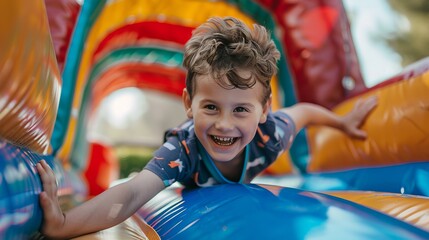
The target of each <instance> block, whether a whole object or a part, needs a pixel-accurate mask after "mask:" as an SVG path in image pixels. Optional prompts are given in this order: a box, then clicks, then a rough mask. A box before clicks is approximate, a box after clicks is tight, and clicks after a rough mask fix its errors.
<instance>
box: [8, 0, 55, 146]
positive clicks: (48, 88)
mask: <svg viewBox="0 0 429 240" xmlns="http://www.w3.org/2000/svg"><path fill="white" fill-rule="evenodd" d="M0 20H1V22H2V23H3V24H0V34H1V37H0V46H1V51H0V138H3V139H8V140H9V141H10V142H13V143H14V144H16V145H19V146H22V147H26V148H29V149H31V150H33V151H35V152H38V153H41V154H47V153H49V152H50V151H51V148H50V137H51V134H52V131H53V126H54V122H55V117H56V113H57V109H58V101H59V97H60V91H61V78H60V74H59V71H58V67H57V62H56V59H55V52H54V49H53V46H52V42H51V36H50V32H49V25H48V21H47V17H46V12H45V6H44V2H43V1H41V0H40V1H26V0H17V1H1V2H0Z"/></svg>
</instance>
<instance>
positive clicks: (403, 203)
mask: <svg viewBox="0 0 429 240" xmlns="http://www.w3.org/2000/svg"><path fill="white" fill-rule="evenodd" d="M327 194H329V195H332V196H336V197H340V198H343V199H346V200H349V201H352V202H355V203H358V204H361V205H364V206H366V207H369V208H372V209H375V210H378V211H380V212H383V213H385V214H387V215H390V216H392V217H395V218H398V219H400V220H402V221H405V222H408V223H411V224H413V225H415V226H417V227H420V228H423V229H425V230H426V231H429V218H428V217H427V216H429V198H427V197H419V196H410V195H402V194H392V193H381V192H359V191H357V192H353V191H347V192H327Z"/></svg>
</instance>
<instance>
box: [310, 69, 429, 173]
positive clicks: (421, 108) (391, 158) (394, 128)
mask: <svg viewBox="0 0 429 240" xmlns="http://www.w3.org/2000/svg"><path fill="white" fill-rule="evenodd" d="M374 95H375V96H377V97H378V101H379V104H378V106H377V108H376V109H375V110H374V112H373V113H372V114H371V115H370V116H369V118H368V119H367V121H366V123H365V124H364V126H363V130H365V131H366V132H367V133H368V138H367V140H364V141H362V140H353V139H350V138H348V137H346V136H345V135H344V134H343V133H341V132H340V131H337V130H333V129H331V128H326V127H320V128H311V129H309V139H310V143H309V144H310V149H311V152H312V153H313V155H312V156H311V157H312V158H311V161H310V163H309V165H308V171H309V172H326V171H335V170H346V169H354V168H361V167H371V166H389V165H397V164H403V163H412V162H422V161H427V160H428V146H429V124H428V123H429V70H427V69H426V71H425V72H424V73H422V74H419V75H417V76H414V77H411V78H410V79H404V80H402V81H399V82H396V83H393V84H390V85H387V86H385V87H383V88H377V89H375V90H372V91H370V92H367V93H366V94H364V95H362V96H359V97H362V98H367V97H370V96H374ZM356 101H357V98H355V99H351V100H348V101H346V102H344V103H343V104H341V105H340V106H338V107H337V108H335V109H334V111H335V112H336V113H338V114H340V115H344V114H345V113H346V112H348V111H350V110H351V109H352V108H353V107H354V105H355V103H356Z"/></svg>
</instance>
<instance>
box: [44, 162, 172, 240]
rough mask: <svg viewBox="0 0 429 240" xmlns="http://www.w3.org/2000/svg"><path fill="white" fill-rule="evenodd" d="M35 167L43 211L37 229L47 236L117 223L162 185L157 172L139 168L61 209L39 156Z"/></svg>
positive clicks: (51, 175) (80, 232) (50, 173)
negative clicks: (93, 193) (41, 222)
mask: <svg viewBox="0 0 429 240" xmlns="http://www.w3.org/2000/svg"><path fill="white" fill-rule="evenodd" d="M36 167H37V170H38V172H39V174H40V177H41V179H42V184H43V189H44V190H43V192H42V193H41V194H40V204H41V207H42V209H43V214H44V218H43V224H42V228H41V232H42V233H43V234H44V235H46V236H48V237H50V238H59V239H61V238H71V237H75V236H79V235H83V234H86V233H91V232H96V231H99V230H102V229H106V228H109V227H111V226H114V225H117V224H119V223H121V222H122V221H124V220H125V219H127V218H128V217H130V216H131V215H132V214H134V213H135V212H136V211H137V210H138V209H139V208H140V207H141V206H143V205H144V204H145V203H146V202H147V201H149V200H150V199H151V198H152V197H154V196H155V195H156V194H157V193H158V192H160V191H161V190H162V189H164V184H163V182H162V181H161V179H160V178H159V177H158V176H156V175H155V174H154V173H152V172H150V171H148V170H143V171H141V172H140V173H139V174H137V175H136V176H135V177H133V178H132V179H130V180H129V181H127V182H125V183H122V184H119V185H117V186H115V187H112V188H109V189H108V190H106V191H105V192H103V193H101V194H100V195H98V196H96V197H94V198H92V199H91V200H89V201H87V202H84V203H82V204H81V205H79V206H77V207H75V208H73V209H71V210H70V211H68V212H66V213H63V212H62V211H61V209H60V206H59V204H58V198H57V186H56V180H55V176H54V173H53V171H52V170H51V168H50V167H49V165H48V164H47V163H46V162H45V161H43V160H42V161H41V162H40V163H38V164H37V165H36Z"/></svg>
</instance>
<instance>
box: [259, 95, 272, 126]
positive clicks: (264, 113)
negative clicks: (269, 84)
mask: <svg viewBox="0 0 429 240" xmlns="http://www.w3.org/2000/svg"><path fill="white" fill-rule="evenodd" d="M271 100H272V96H271V95H270V98H268V100H267V102H266V103H265V105H264V106H262V115H261V118H260V119H259V123H265V122H266V121H267V115H268V112H269V111H270V109H271Z"/></svg>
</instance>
